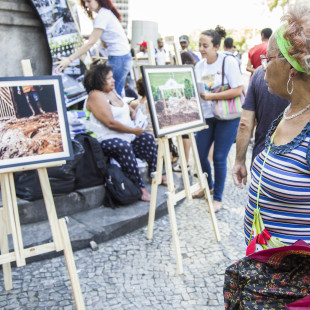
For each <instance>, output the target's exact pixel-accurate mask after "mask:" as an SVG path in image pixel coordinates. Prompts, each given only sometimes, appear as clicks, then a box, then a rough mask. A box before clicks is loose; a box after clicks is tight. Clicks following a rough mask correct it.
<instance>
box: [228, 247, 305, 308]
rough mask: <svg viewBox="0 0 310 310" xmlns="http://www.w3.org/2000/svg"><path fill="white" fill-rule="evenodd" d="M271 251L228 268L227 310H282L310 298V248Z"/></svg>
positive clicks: (265, 251) (257, 254) (285, 248)
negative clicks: (288, 305)
mask: <svg viewBox="0 0 310 310" xmlns="http://www.w3.org/2000/svg"><path fill="white" fill-rule="evenodd" d="M299 244H300V243H299ZM267 251H270V250H264V251H261V252H262V253H263V255H260V254H259V253H255V254H254V255H252V256H250V257H244V258H243V259H241V260H239V261H238V262H236V263H234V264H232V265H231V266H229V267H228V268H227V269H226V272H225V283H224V302H225V309H230V310H231V309H245V310H253V309H270V310H279V309H284V308H285V305H287V304H290V303H293V302H295V301H297V300H299V299H301V298H304V297H306V296H308V295H310V247H309V246H308V245H306V244H305V246H304V245H302V246H299V247H295V248H294V245H293V246H289V247H283V248H279V249H271V251H270V252H269V253H270V255H269V256H268V253H267ZM266 254H267V255H266ZM263 256H264V257H263Z"/></svg>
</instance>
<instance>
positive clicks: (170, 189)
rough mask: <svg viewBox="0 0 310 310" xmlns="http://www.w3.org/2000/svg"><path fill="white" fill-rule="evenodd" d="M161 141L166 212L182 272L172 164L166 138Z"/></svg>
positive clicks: (177, 261)
mask: <svg viewBox="0 0 310 310" xmlns="http://www.w3.org/2000/svg"><path fill="white" fill-rule="evenodd" d="M163 141H164V143H165V145H164V161H165V167H166V173H167V181H168V199H167V207H168V212H169V219H170V227H171V233H172V240H173V245H174V251H175V256H176V263H177V273H178V274H183V263H182V255H181V247H180V240H179V234H178V228H177V221H176V216H175V210H174V206H175V204H176V201H175V195H174V192H175V188H174V180H173V174H172V166H171V160H170V151H169V143H168V138H164V139H163Z"/></svg>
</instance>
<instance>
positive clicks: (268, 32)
mask: <svg viewBox="0 0 310 310" xmlns="http://www.w3.org/2000/svg"><path fill="white" fill-rule="evenodd" d="M260 34H261V35H262V34H263V35H264V37H265V38H266V39H269V38H270V37H271V35H272V29H270V28H264V29H263V30H262V31H261V33H260Z"/></svg>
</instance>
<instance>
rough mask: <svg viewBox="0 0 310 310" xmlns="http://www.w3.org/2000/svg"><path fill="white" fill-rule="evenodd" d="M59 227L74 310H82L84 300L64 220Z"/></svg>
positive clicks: (60, 221) (61, 220)
mask: <svg viewBox="0 0 310 310" xmlns="http://www.w3.org/2000/svg"><path fill="white" fill-rule="evenodd" d="M59 227H60V232H61V237H62V242H63V249H64V256H65V259H66V264H67V269H68V273H69V278H70V281H71V286H72V292H73V297H74V301H75V305H76V309H77V310H84V309H85V305H84V300H83V296H82V292H81V287H80V282H79V278H78V275H77V271H76V266H75V262H74V257H73V252H72V247H71V242H70V237H69V233H68V229H67V224H66V221H65V219H60V220H59Z"/></svg>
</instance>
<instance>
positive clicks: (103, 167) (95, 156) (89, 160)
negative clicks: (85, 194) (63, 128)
mask: <svg viewBox="0 0 310 310" xmlns="http://www.w3.org/2000/svg"><path fill="white" fill-rule="evenodd" d="M74 139H75V140H77V141H79V142H80V143H81V144H82V146H83V147H84V151H85V153H84V155H83V157H82V158H81V159H80V161H79V162H78V164H77V166H76V169H75V171H76V175H75V188H76V189H80V188H87V187H92V186H97V185H101V184H104V182H105V178H106V177H107V176H108V171H107V163H106V159H105V157H104V153H103V150H102V147H101V145H100V143H99V142H98V140H97V139H95V138H93V137H92V136H90V135H89V134H85V133H80V134H77V135H76V136H75V137H74Z"/></svg>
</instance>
